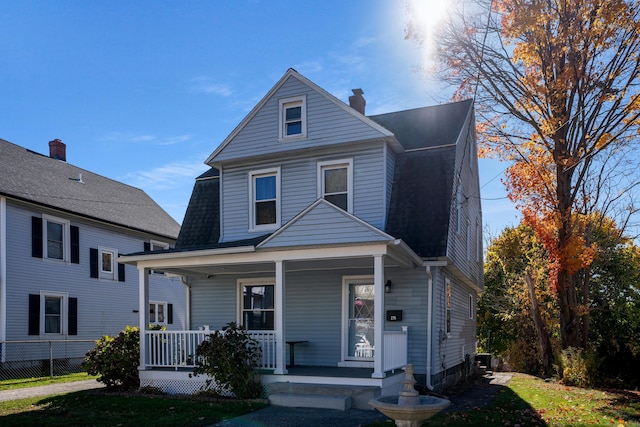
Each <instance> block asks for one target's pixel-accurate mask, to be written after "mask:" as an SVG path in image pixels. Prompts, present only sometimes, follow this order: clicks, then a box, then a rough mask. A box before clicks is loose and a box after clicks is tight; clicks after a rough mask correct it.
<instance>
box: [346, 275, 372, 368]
mask: <svg viewBox="0 0 640 427" xmlns="http://www.w3.org/2000/svg"><path fill="white" fill-rule="evenodd" d="M345 293H346V295H345V299H346V310H345V311H346V315H347V318H346V330H345V335H346V336H345V340H344V341H345V343H346V352H345V353H346V354H345V359H346V360H363V361H365V360H366V361H369V360H373V355H374V351H375V341H374V330H375V324H374V322H373V312H374V298H373V297H374V293H373V279H371V278H366V279H364V278H357V279H346V280H345Z"/></svg>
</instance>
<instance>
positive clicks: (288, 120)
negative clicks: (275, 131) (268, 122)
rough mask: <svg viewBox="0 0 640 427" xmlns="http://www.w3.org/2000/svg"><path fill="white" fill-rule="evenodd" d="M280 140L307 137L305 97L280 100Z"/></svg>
mask: <svg viewBox="0 0 640 427" xmlns="http://www.w3.org/2000/svg"><path fill="white" fill-rule="evenodd" d="M279 105H280V125H279V129H280V132H279V133H280V135H279V136H280V139H281V140H282V139H289V138H301V137H305V136H306V135H307V106H306V97H305V96H298V97H294V98H286V99H281V100H280V103H279Z"/></svg>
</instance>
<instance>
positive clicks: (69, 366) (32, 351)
mask: <svg viewBox="0 0 640 427" xmlns="http://www.w3.org/2000/svg"><path fill="white" fill-rule="evenodd" d="M95 346H96V342H95V340H28V341H0V381H1V380H10V379H19V378H39V377H54V376H59V375H66V374H71V373H76V372H83V371H84V369H82V360H83V359H84V355H85V354H86V353H87V352H88V351H89V350H91V349H93V348H94V347H95Z"/></svg>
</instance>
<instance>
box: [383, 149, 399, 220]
mask: <svg viewBox="0 0 640 427" xmlns="http://www.w3.org/2000/svg"><path fill="white" fill-rule="evenodd" d="M385 153H386V157H385V159H384V160H385V172H386V176H385V179H386V192H385V200H384V212H385V221H384V226H383V227H386V225H387V210H388V206H389V201H390V200H391V190H392V189H393V174H394V173H395V167H396V153H395V152H394V151H393V150H391V149H390V148H388V147H387V149H386V150H385Z"/></svg>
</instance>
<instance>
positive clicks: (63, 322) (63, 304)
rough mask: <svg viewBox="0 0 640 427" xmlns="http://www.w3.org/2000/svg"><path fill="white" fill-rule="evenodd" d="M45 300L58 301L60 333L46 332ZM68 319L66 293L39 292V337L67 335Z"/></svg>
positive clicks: (67, 297) (67, 295)
mask: <svg viewBox="0 0 640 427" xmlns="http://www.w3.org/2000/svg"><path fill="white" fill-rule="evenodd" d="M47 298H58V299H60V332H46V322H45V317H46V304H45V300H46V299H47ZM68 317H69V294H68V293H67V292H54V291H40V331H41V332H40V335H43V336H60V335H67V331H68V320H67V319H68Z"/></svg>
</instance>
